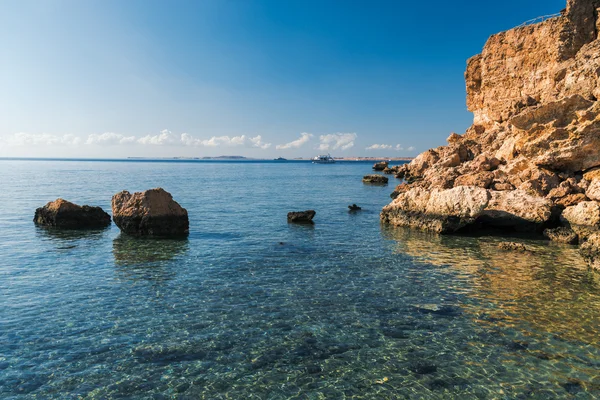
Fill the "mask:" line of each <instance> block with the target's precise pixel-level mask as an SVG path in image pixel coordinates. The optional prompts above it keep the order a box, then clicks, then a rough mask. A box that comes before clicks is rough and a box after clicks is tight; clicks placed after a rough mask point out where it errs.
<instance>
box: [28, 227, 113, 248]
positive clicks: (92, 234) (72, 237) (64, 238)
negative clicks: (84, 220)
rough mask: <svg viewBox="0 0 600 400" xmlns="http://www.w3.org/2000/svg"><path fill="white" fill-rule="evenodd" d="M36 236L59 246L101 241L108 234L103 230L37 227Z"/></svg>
mask: <svg viewBox="0 0 600 400" xmlns="http://www.w3.org/2000/svg"><path fill="white" fill-rule="evenodd" d="M35 232H36V235H37V236H38V237H39V238H41V239H46V240H50V241H54V242H55V243H56V244H57V245H59V246H60V245H61V244H68V243H72V242H76V241H78V240H82V239H85V240H100V239H102V238H103V237H104V235H105V234H106V233H107V232H108V228H103V229H63V228H56V227H51V226H48V227H46V226H39V225H36V226H35Z"/></svg>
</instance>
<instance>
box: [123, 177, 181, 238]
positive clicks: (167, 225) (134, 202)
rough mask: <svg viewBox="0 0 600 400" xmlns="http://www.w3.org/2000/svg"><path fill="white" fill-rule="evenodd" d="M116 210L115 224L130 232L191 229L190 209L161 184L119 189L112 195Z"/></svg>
mask: <svg viewBox="0 0 600 400" xmlns="http://www.w3.org/2000/svg"><path fill="white" fill-rule="evenodd" d="M112 212H113V220H114V221H115V224H116V225H117V226H118V227H119V229H121V231H122V232H124V233H126V234H128V235H133V236H151V237H182V236H186V235H187V234H188V232H189V220H188V213H187V210H186V209H185V208H183V207H181V206H180V205H179V204H178V203H177V202H176V201H175V200H173V196H171V194H170V193H169V192H167V191H165V190H164V189H161V188H157V189H151V190H146V191H144V192H137V193H134V194H131V193H129V192H127V191H122V192H120V193H117V194H115V195H114V196H113V198H112Z"/></svg>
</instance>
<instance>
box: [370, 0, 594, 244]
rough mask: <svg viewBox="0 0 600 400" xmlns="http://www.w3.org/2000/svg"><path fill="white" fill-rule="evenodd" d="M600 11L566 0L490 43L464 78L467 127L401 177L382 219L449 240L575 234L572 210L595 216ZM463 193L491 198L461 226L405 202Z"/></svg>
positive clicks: (424, 204) (426, 206) (583, 1)
mask: <svg viewBox="0 0 600 400" xmlns="http://www.w3.org/2000/svg"><path fill="white" fill-rule="evenodd" d="M599 11H600V0H568V3H567V9H566V10H565V11H564V12H562V13H561V14H560V15H558V16H556V17H553V18H550V19H547V20H545V21H543V22H540V23H537V24H533V25H524V26H521V27H517V28H514V29H511V30H509V31H506V32H502V33H498V34H496V35H493V36H492V37H490V38H489V39H488V41H487V43H486V44H485V46H484V48H483V51H482V53H481V54H479V55H477V56H475V57H473V58H471V59H470V60H469V61H468V63H467V70H466V73H465V79H466V86H467V106H468V109H469V110H470V111H471V112H473V115H474V119H473V125H472V126H471V127H470V128H469V129H468V130H467V131H466V132H465V133H464V134H463V135H459V134H456V133H453V134H451V135H450V137H448V139H447V142H448V145H447V146H441V147H438V148H435V149H430V150H428V151H426V152H424V153H422V154H420V155H419V156H418V157H416V158H415V159H414V160H413V161H412V162H411V163H410V164H407V165H403V166H402V167H400V168H399V169H398V172H397V174H396V176H397V177H398V178H403V179H404V180H405V183H404V184H402V185H399V186H398V187H397V188H396V190H395V191H394V193H393V195H392V197H393V198H394V200H393V201H392V203H391V204H390V205H388V206H387V207H385V208H384V209H383V212H382V214H381V219H382V220H383V221H385V222H388V223H390V224H394V225H403V226H413V227H420V228H422V229H432V230H435V231H438V232H446V233H449V232H454V231H456V230H460V229H463V228H466V227H468V226H478V225H480V224H483V225H486V226H491V227H495V228H501V229H511V230H512V229H516V228H519V229H520V228H526V229H529V230H531V229H533V230H536V231H539V232H541V231H543V230H544V229H547V228H550V229H552V228H556V227H560V226H566V227H570V226H572V225H573V230H574V231H575V233H577V234H578V235H579V236H582V234H581V228H580V227H581V225H580V224H579V222H581V221H580V220H573V218H574V217H575V214H577V213H576V212H575V211H578V210H579V208H578V209H571V207H577V206H578V205H579V204H585V203H588V202H593V203H594V204H589V205H588V206H585V207H587V208H586V209H585V210H579V211H585V213H588V212H589V213H591V214H590V218H594V217H593V216H592V214H593V210H594V209H595V208H596V207H598V206H599V205H598V204H599V203H597V202H600V102H599V101H598V99H599V98H600V38H599V35H598V33H599V32H600V18H599V17H598V15H599ZM461 187H468V188H477V189H480V190H484V191H486V192H487V193H488V195H487V197H488V198H489V200H488V202H487V204H486V205H485V208H484V209H483V210H481V211H480V212H479V214H478V215H470V216H469V218H468V219H466V218H464V217H461V218H460V223H453V224H450V223H447V222H446V223H442V224H440V223H435V224H432V223H429V222H428V223H423V221H424V220H428V221H431V220H436V221H440V220H442V221H443V220H445V219H446V218H451V217H456V215H455V214H454V210H453V209H452V208H449V207H445V208H446V209H447V210H448V213H447V214H441V215H440V214H439V213H438V214H432V213H431V209H432V206H431V204H430V200H427V201H419V202H414V201H412V202H411V201H408V199H412V198H415V193H419V194H420V195H419V196H418V198H419V199H423V198H424V197H423V196H424V195H423V193H425V192H428V193H432V194H433V193H436V196H438V197H440V196H441V197H440V198H447V197H448V196H450V197H452V196H451V195H450V194H449V193H448V194H444V195H441V194H443V193H445V192H447V191H451V190H455V189H457V188H461ZM409 193H410V194H409ZM431 201H434V200H431ZM457 201H458V199H457ZM457 207H459V206H458V205H457ZM582 207H584V206H582ZM563 210H564V211H563ZM437 211H440V210H437ZM561 213H562V214H563V216H562V217H561ZM594 215H595V214H594ZM465 224H466V225H465ZM586 229H587V231H586V232H587V233H585V234H584V235H583V237H581V238H580V239H581V240H582V241H585V240H586V237H587V236H589V234H590V230H589V229H588V228H585V229H584V230H586ZM586 246H588V247H589V246H591V245H590V244H588V245H586Z"/></svg>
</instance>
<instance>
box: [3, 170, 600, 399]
mask: <svg viewBox="0 0 600 400" xmlns="http://www.w3.org/2000/svg"><path fill="white" fill-rule="evenodd" d="M371 166H372V162H371V163H366V162H338V163H336V164H332V165H315V164H311V163H309V162H300V161H298V162H293V161H235V162H228V161H218V162H215V161H193V160H186V161H181V160H180V161H166V160H154V161H151V160H15V159H4V160H0V205H1V207H0V398H1V399H15V400H17V399H18V400H20V399H530V398H532V399H594V398H600V274H599V273H597V272H594V271H592V270H590V269H588V267H587V266H586V265H585V263H584V262H583V261H582V259H581V258H580V256H579V255H578V252H577V249H576V248H575V247H572V246H567V245H558V244H552V243H549V242H547V241H543V240H540V239H532V238H510V239H507V238H499V237H494V236H485V235H483V236H477V237H476V236H439V235H435V234H428V233H423V232H418V231H411V230H407V229H403V228H394V227H390V226H387V225H382V224H381V223H380V220H379V213H380V211H381V209H382V207H383V206H385V205H386V204H388V203H389V202H390V200H391V199H390V193H391V192H392V190H393V188H394V186H395V185H396V184H397V183H400V182H399V181H398V180H396V179H395V178H394V177H393V176H390V183H389V184H388V185H387V186H374V185H367V184H363V183H362V177H363V175H366V174H369V173H372V171H371ZM156 187H162V188H164V189H165V190H167V191H168V192H170V193H171V194H172V195H173V197H174V199H175V200H176V201H177V202H179V204H181V205H182V206H183V207H185V208H186V209H187V210H188V213H189V217H190V234H189V237H188V238H187V239H185V240H151V239H139V238H132V237H128V236H125V235H122V234H121V233H120V231H119V229H118V228H117V227H116V226H115V225H112V226H111V227H110V228H108V229H105V230H97V231H60V230H53V229H44V228H39V227H36V226H35V225H34V223H33V215H34V213H35V210H36V208H37V207H41V206H43V205H44V204H46V203H47V202H49V201H53V200H55V199H57V198H59V197H60V198H64V199H67V200H69V201H72V202H75V203H77V204H88V205H95V206H101V207H102V208H103V209H105V210H106V211H108V212H109V213H110V204H111V197H112V196H113V195H114V194H115V193H117V192H120V191H122V190H128V191H130V192H134V191H142V190H146V189H150V188H156ZM353 203H355V204H357V205H359V206H360V207H362V210H361V211H359V212H350V211H349V210H348V205H350V204H353ZM307 209H313V210H316V216H315V219H314V224H313V225H296V224H289V223H288V222H287V219H286V215H287V213H288V212H289V211H301V210H307ZM506 240H511V241H517V242H519V243H524V244H526V245H527V246H528V247H529V248H531V249H532V250H533V251H532V252H526V253H521V252H504V251H501V250H500V249H499V248H498V243H499V242H501V241H506Z"/></svg>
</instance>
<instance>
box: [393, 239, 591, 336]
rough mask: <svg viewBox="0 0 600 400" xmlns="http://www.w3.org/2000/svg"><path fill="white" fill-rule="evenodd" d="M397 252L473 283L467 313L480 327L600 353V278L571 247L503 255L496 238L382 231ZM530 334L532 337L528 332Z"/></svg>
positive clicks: (543, 245) (545, 245)
mask: <svg viewBox="0 0 600 400" xmlns="http://www.w3.org/2000/svg"><path fill="white" fill-rule="evenodd" d="M383 234H384V237H386V238H387V239H391V240H394V241H395V242H397V246H396V252H397V253H398V254H408V255H410V256H412V257H415V258H416V259H417V260H420V261H421V262H424V263H427V264H433V265H437V266H440V267H447V268H448V272H449V273H451V274H456V275H457V276H461V277H463V278H465V279H467V280H468V281H469V284H468V285H465V286H464V287H463V291H464V292H465V293H466V294H467V295H468V297H469V298H471V299H472V300H477V301H472V302H471V304H470V305H467V306H466V310H467V311H468V312H469V313H470V314H471V315H472V316H473V318H474V319H475V320H476V321H477V322H479V323H481V324H489V325H494V326H508V327H514V328H520V329H523V330H527V331H528V332H529V330H530V329H531V328H533V330H534V331H539V332H542V333H544V334H551V335H554V336H555V338H560V339H564V340H571V341H573V340H575V341H580V342H582V343H587V344H588V345H594V346H597V347H599V348H600V337H599V336H598V332H597V329H598V327H600V274H599V273H597V272H596V271H593V270H591V269H589V268H588V267H587V265H586V264H585V262H584V261H583V260H582V259H581V257H580V256H579V254H578V252H577V249H576V248H575V247H572V246H563V245H556V244H552V243H549V242H545V241H536V240H521V241H522V242H523V243H525V244H526V245H527V246H528V247H529V248H531V249H532V250H534V253H529V252H517V251H508V252H507V251H500V250H499V249H498V243H500V242H501V241H502V240H503V239H502V238H497V237H479V238H477V237H462V236H442V235H436V234H431V233H424V232H419V231H414V230H413V231H411V230H409V229H402V228H399V229H391V228H386V227H383ZM528 334H531V333H528Z"/></svg>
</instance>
